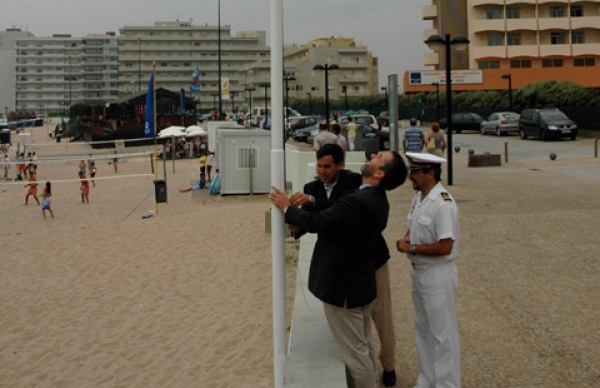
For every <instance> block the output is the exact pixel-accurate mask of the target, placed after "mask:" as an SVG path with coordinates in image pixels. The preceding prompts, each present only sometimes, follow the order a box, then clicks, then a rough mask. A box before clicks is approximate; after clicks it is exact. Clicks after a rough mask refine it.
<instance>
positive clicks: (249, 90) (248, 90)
mask: <svg viewBox="0 0 600 388" xmlns="http://www.w3.org/2000/svg"><path fill="white" fill-rule="evenodd" d="M244 90H245V91H247V92H248V94H249V95H250V96H249V97H248V100H249V101H250V103H249V104H248V106H249V108H248V109H249V112H248V113H250V114H252V92H253V91H254V90H256V89H255V88H245V89H244Z"/></svg>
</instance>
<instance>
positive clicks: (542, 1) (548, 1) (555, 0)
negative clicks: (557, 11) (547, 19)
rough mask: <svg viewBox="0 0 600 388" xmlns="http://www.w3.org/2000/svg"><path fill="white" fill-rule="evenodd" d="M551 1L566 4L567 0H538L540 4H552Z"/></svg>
mask: <svg viewBox="0 0 600 388" xmlns="http://www.w3.org/2000/svg"><path fill="white" fill-rule="evenodd" d="M550 3H560V4H566V3H567V1H564V0H563V1H557V0H538V4H550Z"/></svg>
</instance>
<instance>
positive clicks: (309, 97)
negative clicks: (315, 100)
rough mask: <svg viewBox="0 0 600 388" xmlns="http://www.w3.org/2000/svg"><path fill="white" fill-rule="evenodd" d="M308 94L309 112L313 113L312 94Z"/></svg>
mask: <svg viewBox="0 0 600 388" xmlns="http://www.w3.org/2000/svg"><path fill="white" fill-rule="evenodd" d="M306 95H307V96H308V114H309V115H312V94H311V93H310V92H308V93H306Z"/></svg>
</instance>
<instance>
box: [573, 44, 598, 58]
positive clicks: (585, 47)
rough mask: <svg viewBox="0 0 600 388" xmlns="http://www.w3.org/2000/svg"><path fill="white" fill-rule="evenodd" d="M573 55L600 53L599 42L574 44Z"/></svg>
mask: <svg viewBox="0 0 600 388" xmlns="http://www.w3.org/2000/svg"><path fill="white" fill-rule="evenodd" d="M572 47H573V56H578V55H600V43H586V44H574V45H573V46H572Z"/></svg>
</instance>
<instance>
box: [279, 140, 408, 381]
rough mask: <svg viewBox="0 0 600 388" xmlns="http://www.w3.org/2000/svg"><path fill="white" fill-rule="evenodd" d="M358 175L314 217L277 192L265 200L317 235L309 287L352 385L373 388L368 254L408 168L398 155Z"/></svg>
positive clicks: (377, 159)
mask: <svg viewBox="0 0 600 388" xmlns="http://www.w3.org/2000/svg"><path fill="white" fill-rule="evenodd" d="M361 175H362V185H361V186H360V190H359V191H358V192H356V193H352V194H348V195H345V196H343V197H342V198H341V199H340V200H338V201H337V202H336V203H334V204H333V205H332V206H330V207H329V208H327V209H324V210H323V211H320V212H318V213H311V212H307V211H305V210H302V209H300V208H298V207H296V206H292V205H291V202H290V199H289V198H288V197H287V195H286V194H285V193H284V192H282V191H281V190H279V189H278V188H276V187H273V188H272V190H271V192H270V194H269V198H270V200H271V202H272V203H273V205H275V206H276V207H277V208H278V209H280V210H281V211H283V212H284V213H285V222H286V223H288V224H292V225H297V226H300V227H301V228H303V229H304V230H306V231H307V232H310V233H318V234H319V239H318V241H317V243H316V244H315V249H314V252H313V257H312V261H311V266H310V273H309V281H308V288H309V290H310V291H311V292H312V293H313V294H314V295H315V296H316V297H317V298H319V299H320V300H321V301H322V302H323V303H324V311H325V317H326V318H327V321H328V323H329V327H330V329H331V332H332V335H333V337H334V339H335V341H336V343H337V345H338V348H339V350H340V353H341V356H342V359H343V360H344V363H345V364H346V368H347V370H348V372H349V374H350V377H351V379H352V380H353V381H354V386H355V387H356V388H374V387H375V385H376V379H375V370H374V360H375V355H374V354H373V350H372V348H371V329H370V327H371V322H370V310H371V302H372V301H373V300H374V299H375V297H376V295H377V291H376V281H375V268H374V265H373V258H372V255H373V252H374V250H376V249H377V244H378V240H379V238H381V233H382V232H383V230H384V229H385V227H386V225H387V220H388V216H389V202H388V200H387V196H386V193H385V190H392V189H394V188H396V187H398V186H400V185H401V184H402V183H404V181H405V179H406V165H405V164H404V160H403V159H402V157H400V155H398V153H396V152H391V153H385V154H381V155H373V157H372V159H371V160H370V161H369V162H368V163H366V164H365V165H364V166H363V167H362V168H361Z"/></svg>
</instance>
